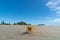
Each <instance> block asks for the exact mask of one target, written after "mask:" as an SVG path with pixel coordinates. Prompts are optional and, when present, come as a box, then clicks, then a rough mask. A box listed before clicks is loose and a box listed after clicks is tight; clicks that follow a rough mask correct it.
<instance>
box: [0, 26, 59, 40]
mask: <svg viewBox="0 0 60 40" xmlns="http://www.w3.org/2000/svg"><path fill="white" fill-rule="evenodd" d="M27 27H28V26H26V25H21V26H20V25H0V40H60V27H58V26H55V27H54V26H51V27H50V26H33V28H34V29H33V33H32V34H27V33H26V29H27Z"/></svg>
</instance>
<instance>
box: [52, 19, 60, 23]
mask: <svg viewBox="0 0 60 40" xmlns="http://www.w3.org/2000/svg"><path fill="white" fill-rule="evenodd" d="M51 22H54V23H59V22H60V18H56V19H54V20H51Z"/></svg>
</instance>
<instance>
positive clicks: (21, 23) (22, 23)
mask: <svg viewBox="0 0 60 40" xmlns="http://www.w3.org/2000/svg"><path fill="white" fill-rule="evenodd" d="M0 25H31V24H27V23H26V22H24V21H21V22H17V23H15V22H14V23H13V24H11V23H6V22H5V21H2V22H1V23H0Z"/></svg>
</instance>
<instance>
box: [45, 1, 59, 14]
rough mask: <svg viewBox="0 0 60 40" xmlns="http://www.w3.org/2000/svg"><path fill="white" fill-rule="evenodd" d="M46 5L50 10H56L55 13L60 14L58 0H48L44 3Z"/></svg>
mask: <svg viewBox="0 0 60 40" xmlns="http://www.w3.org/2000/svg"><path fill="white" fill-rule="evenodd" d="M46 6H47V7H48V8H49V9H51V10H52V11H56V14H57V15H60V0H50V1H48V2H47V3H46Z"/></svg>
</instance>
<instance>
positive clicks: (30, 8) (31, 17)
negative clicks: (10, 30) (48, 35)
mask: <svg viewBox="0 0 60 40" xmlns="http://www.w3.org/2000/svg"><path fill="white" fill-rule="evenodd" d="M57 1H59V0H57ZM57 1H56V0H0V22H1V21H3V20H4V21H5V22H8V23H9V22H10V23H14V22H19V21H25V22H27V23H31V24H33V25H35V24H36V25H37V24H46V25H50V24H53V25H55V24H59V22H60V21H59V20H60V18H59V17H60V12H59V11H60V10H59V8H60V6H59V5H57V3H55V2H57ZM53 4H54V5H53ZM58 4H60V3H58ZM56 6H57V7H58V8H57V7H56ZM54 7H56V8H54Z"/></svg>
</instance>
